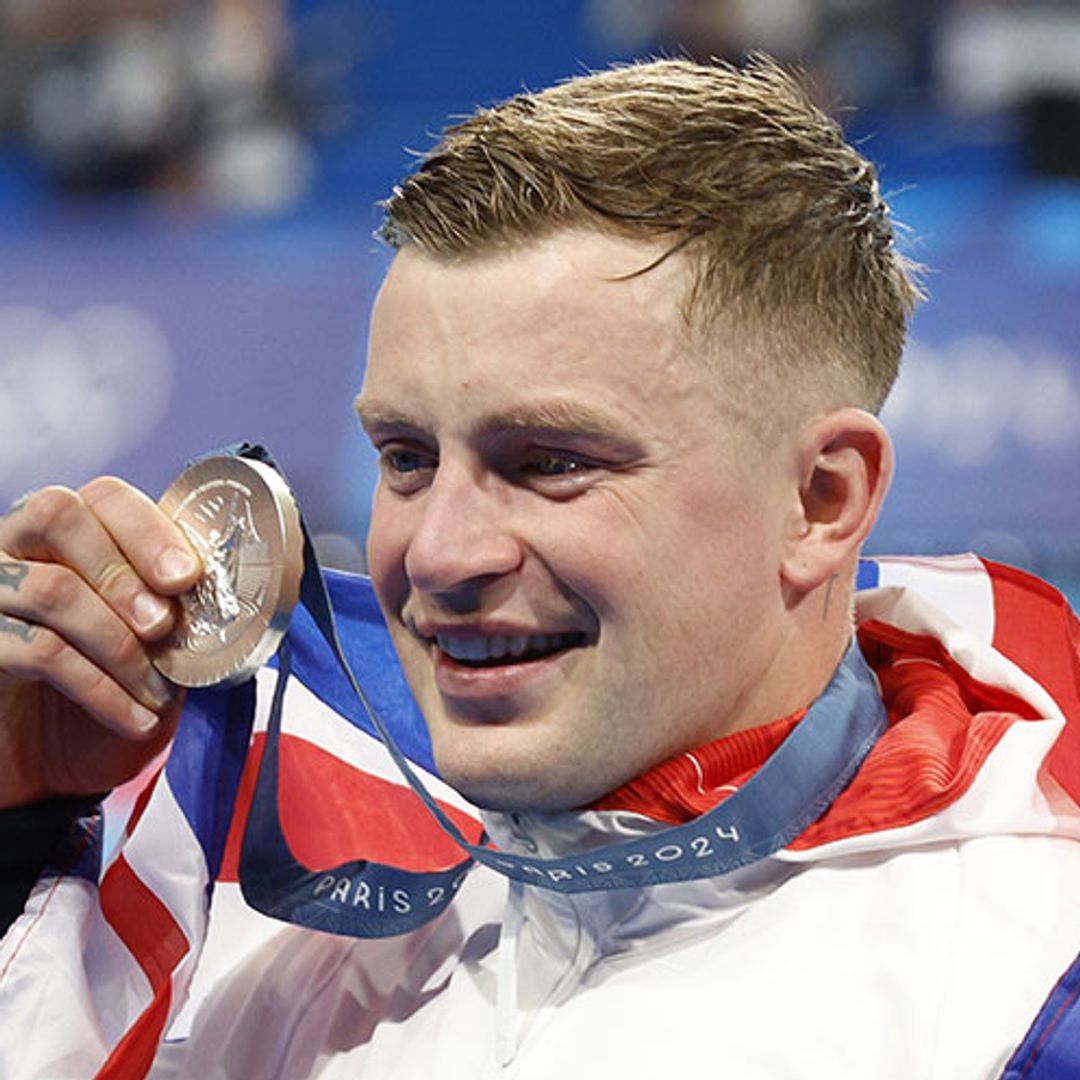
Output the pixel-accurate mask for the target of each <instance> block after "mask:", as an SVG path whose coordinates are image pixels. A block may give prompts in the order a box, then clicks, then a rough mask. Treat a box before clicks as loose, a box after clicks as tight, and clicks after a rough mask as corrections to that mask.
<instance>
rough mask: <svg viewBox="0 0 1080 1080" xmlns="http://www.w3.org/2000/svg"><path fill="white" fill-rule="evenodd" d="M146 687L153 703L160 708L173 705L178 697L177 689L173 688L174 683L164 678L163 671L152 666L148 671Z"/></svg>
mask: <svg viewBox="0 0 1080 1080" xmlns="http://www.w3.org/2000/svg"><path fill="white" fill-rule="evenodd" d="M146 689H147V691H148V692H149V695H150V698H151V699H152V701H153V703H154V704H155V705H156V706H157V707H158V708H159V709H164V708H165V706H166V705H171V704H172V703H173V701H174V700H175V698H176V691H175V690H174V689H173V686H172V683H170V682H169V681H168V680H167V679H165V678H163V677H162V675H161V673H160V672H159V671H157V670H156V669H154V668H151V669H150V670H149V672H148V673H147V676H146Z"/></svg>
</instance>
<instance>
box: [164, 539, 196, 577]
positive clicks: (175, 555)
mask: <svg viewBox="0 0 1080 1080" xmlns="http://www.w3.org/2000/svg"><path fill="white" fill-rule="evenodd" d="M198 568H199V564H198V563H197V562H196V561H195V557H194V556H193V555H191V554H189V553H188V552H186V551H185V550H184V549H183V548H178V547H170V548H166V549H165V550H164V551H163V552H162V553H161V555H160V556H159V557H158V561H157V572H158V574H159V575H160V576H161V579H162V580H163V581H179V580H181V579H182V578H187V577H191V575H192V574H194V573H195V571H196V570H197V569H198Z"/></svg>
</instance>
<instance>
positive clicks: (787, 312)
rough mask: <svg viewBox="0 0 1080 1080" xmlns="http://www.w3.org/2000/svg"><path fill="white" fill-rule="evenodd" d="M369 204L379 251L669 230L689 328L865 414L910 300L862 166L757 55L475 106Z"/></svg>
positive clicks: (837, 133) (891, 369)
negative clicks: (740, 348)
mask: <svg viewBox="0 0 1080 1080" xmlns="http://www.w3.org/2000/svg"><path fill="white" fill-rule="evenodd" d="M384 208H385V213H386V218H385V223H384V227H383V236H384V238H385V239H386V240H387V241H388V242H389V243H390V244H391V245H392V246H394V247H401V246H403V245H405V244H414V245H416V246H417V247H418V248H420V249H422V250H424V251H426V252H429V253H432V254H436V255H443V256H458V255H465V254H469V253H474V252H479V251H482V250H484V249H487V248H491V247H493V246H496V245H504V244H517V243H523V242H528V241H529V240H530V239H536V238H537V237H539V236H541V235H544V234H545V233H549V232H551V231H554V230H555V229H560V228H567V227H585V228H592V229H600V230H605V231H608V232H615V233H617V234H619V235H623V236H630V237H638V238H641V239H645V240H651V241H656V240H660V241H665V240H667V239H668V238H670V246H669V247H668V248H667V251H668V253H669V254H670V253H671V252H674V251H679V252H681V253H682V254H683V257H684V258H685V259H686V260H687V265H688V266H689V270H690V273H689V284H688V287H687V291H686V295H685V296H684V297H682V298H680V302H681V304H682V307H683V311H684V313H685V315H686V318H687V321H688V324H689V325H690V326H691V327H694V328H697V329H698V330H700V331H702V332H704V334H705V340H706V341H708V340H709V339H710V337H711V338H712V339H714V340H716V341H720V340H723V341H730V340H732V338H731V334H732V333H735V334H737V335H738V338H736V340H742V339H744V338H747V337H750V338H753V339H754V342H753V345H752V346H751V347H749V348H748V350H747V355H748V356H749V357H750V358H751V359H750V361H749V362H750V363H751V364H752V365H755V366H756V367H757V368H759V369H761V368H767V369H769V370H768V371H767V372H764V371H762V370H758V371H756V374H757V375H758V376H761V375H763V374H766V375H771V378H770V381H769V383H768V384H767V385H770V386H771V387H772V388H773V392H774V393H775V392H777V391H779V392H783V389H782V388H783V387H786V386H787V387H789V386H790V383H789V382H788V378H789V377H790V376H792V375H795V374H797V373H801V374H803V375H810V376H812V380H813V384H814V385H818V386H824V387H826V389H825V390H824V391H823V392H822V393H821V394H817V395H816V396H817V397H819V398H820V399H821V402H822V403H824V404H831V405H839V404H857V405H860V406H862V407H864V408H869V409H872V410H874V411H877V410H878V409H880V407H881V405H882V403H883V402H884V400H885V397H886V395H887V393H888V391H889V388H890V386H891V385H892V383H893V380H894V379H895V377H896V374H897V370H898V367H899V361H900V354H901V351H902V349H903V343H904V338H905V335H906V331H907V324H908V321H909V319H910V316H911V313H912V311H913V309H914V306H915V304H916V302H917V300H918V299H919V295H920V293H919V288H918V285H917V283H916V281H915V279H914V275H913V266H912V264H911V263H909V262H908V260H906V259H905V258H904V256H902V255H901V254H900V253H899V252H898V250H897V245H896V234H895V230H894V227H893V224H892V222H891V219H890V214H889V210H888V207H887V206H886V204H885V202H884V200H883V199H882V197H881V194H880V191H879V189H878V181H877V175H876V172H875V170H874V167H873V165H871V163H870V162H869V161H868V160H866V158H864V157H863V156H862V155H861V154H860V153H858V152H857V151H856V150H855V149H854V148H853V147H852V146H850V145H849V144H848V143H847V142H846V141H845V139H844V136H843V133H842V131H841V129H840V127H839V125H838V124H837V123H836V122H835V121H833V120H832V119H830V118H829V117H828V116H826V115H825V114H824V113H823V112H822V111H821V110H820V109H819V108H818V107H817V106H816V105H815V104H814V103H813V102H812V100H811V99H810V97H809V95H808V94H807V93H806V92H805V91H804V89H803V88H802V87H801V86H800V84H799V83H798V81H796V79H795V78H794V77H792V76H791V75H789V74H788V73H786V72H785V71H783V70H782V69H781V68H780V67H778V66H777V65H776V64H775V63H773V62H772V61H770V60H769V59H768V58H765V57H761V56H757V57H754V58H751V60H750V61H749V63H748V64H747V65H746V66H745V67H743V68H736V67H734V66H731V65H728V64H720V63H716V64H698V63H693V62H690V61H686V60H656V61H650V62H642V63H637V64H632V65H628V66H622V67H617V68H613V69H611V70H608V71H603V72H599V73H596V74H590V75H585V76H581V77H578V78H574V79H570V80H569V81H567V82H564V83H561V84H559V85H557V86H554V87H551V88H549V89H547V90H544V91H542V92H539V93H535V94H533V93H530V94H521V95H519V96H517V97H514V98H512V99H510V100H509V101H506V102H504V103H502V104H500V105H498V106H496V107H494V108H489V109H480V110H478V111H477V112H476V113H475V114H474V115H473V116H471V117H469V118H468V119H466V120H464V121H462V122H460V123H458V124H455V125H454V126H452V127H450V128H448V129H447V130H446V132H445V133H444V134H443V137H442V138H441V140H440V141H439V142H438V144H437V145H436V146H435V147H434V149H433V150H432V151H431V152H430V153H429V154H427V155H426V156H425V157H424V158H423V159H422V160H421V162H420V164H419V166H418V168H417V169H416V171H415V172H414V173H413V174H412V175H410V176H409V177H408V178H407V179H406V180H405V181H404V182H403V183H402V184H401V185H400V187H398V188H396V189H395V190H394V192H393V195H392V197H391V198H390V199H389V200H387V202H386V203H385V204H384ZM645 269H648V268H645ZM728 351H729V352H730V350H728ZM740 362H742V363H746V362H747V359H746V357H743V358H742V360H741V361H740ZM754 375H755V372H753V371H752V372H751V373H750V375H749V377H748V382H749V383H753V384H755V387H756V391H755V392H757V391H760V390H761V389H762V386H763V384H762V382H761V379H760V378H757V379H755V378H754ZM777 376H779V377H780V379H779V381H778V380H777ZM803 385H804V386H805V385H806V383H805V380H804V382H803Z"/></svg>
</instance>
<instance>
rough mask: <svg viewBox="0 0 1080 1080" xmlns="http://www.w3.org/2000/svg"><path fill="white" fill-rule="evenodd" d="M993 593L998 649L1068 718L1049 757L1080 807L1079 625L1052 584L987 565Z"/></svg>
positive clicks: (999, 566)
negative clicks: (1049, 695)
mask: <svg viewBox="0 0 1080 1080" xmlns="http://www.w3.org/2000/svg"><path fill="white" fill-rule="evenodd" d="M986 569H987V571H988V572H989V574H990V581H991V584H992V586H993V590H994V607H995V611H996V613H997V617H996V621H995V623H994V646H995V647H996V648H997V649H1000V650H1001V652H1003V653H1004V654H1005V655H1006V656H1007V657H1008V658H1009V659H1010V660H1012V661H1014V662H1015V663H1016V664H1017V665H1019V666H1020V667H1021V668H1023V669H1024V671H1026V672H1028V673H1029V674H1031V675H1032V676H1034V678H1035V679H1037V680H1038V682H1039V683H1040V684H1041V685H1042V686H1044V687H1045V688H1046V689H1047V690H1048V691H1049V692H1050V694H1051V696H1052V697H1053V698H1054V700H1055V701H1056V702H1057V703H1058V705H1059V707H1060V708H1061V711H1062V712H1063V713H1064V714H1065V717H1066V720H1067V723H1066V725H1065V730H1064V731H1062V733H1061V735H1060V736H1059V737H1058V741H1057V742H1056V743H1055V744H1054V748H1053V750H1052V751H1051V752H1050V758H1049V765H1050V772H1051V773H1052V774H1053V776H1054V779H1055V780H1057V781H1058V783H1059V784H1061V786H1062V787H1063V788H1065V790H1066V791H1067V792H1068V793H1069V795H1070V796H1071V797H1072V799H1073V800H1074V801H1076V802H1078V803H1080V622H1078V621H1077V618H1076V616H1075V615H1074V614H1073V612H1072V610H1071V609H1070V607H1069V603H1068V601H1067V600H1066V599H1065V598H1064V597H1063V596H1062V595H1061V593H1059V592H1058V591H1057V589H1055V588H1053V587H1052V586H1050V585H1047V584H1046V583H1045V582H1044V581H1040V580H1039V579H1038V578H1035V577H1032V576H1031V575H1030V574H1025V573H1024V572H1023V571H1022V570H1017V569H1015V568H1013V567H1011V566H1002V565H1001V564H1000V563H992V562H986Z"/></svg>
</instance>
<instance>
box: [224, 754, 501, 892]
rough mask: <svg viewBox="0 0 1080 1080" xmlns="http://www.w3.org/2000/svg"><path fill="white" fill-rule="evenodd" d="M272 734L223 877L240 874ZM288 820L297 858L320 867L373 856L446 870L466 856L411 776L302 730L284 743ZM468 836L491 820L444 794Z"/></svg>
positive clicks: (233, 828)
mask: <svg viewBox="0 0 1080 1080" xmlns="http://www.w3.org/2000/svg"><path fill="white" fill-rule="evenodd" d="M265 741H266V736H265V735H264V734H262V733H260V734H258V735H256V736H255V737H254V738H253V739H252V744H251V748H250V749H249V750H248V757H247V761H246V762H245V764H244V773H243V775H242V777H241V779H240V786H239V789H238V791H237V795H236V806H235V809H234V811H233V818H232V823H231V825H230V828H229V836H228V839H227V840H226V843H225V853H224V856H223V858H222V864H221V870H220V871H219V873H218V880H219V881H236V880H237V879H238V866H239V862H240V846H241V842H242V839H243V835H244V827H245V825H246V824H247V818H248V812H249V811H250V809H251V800H252V796H253V795H254V792H255V781H256V778H257V777H258V771H259V763H260V762H261V761H262V752H263V746H264V743H265ZM279 751H280V757H279V770H280V772H279V782H280V792H279V794H280V813H281V827H282V829H283V831H284V833H285V838H286V840H287V841H288V843H289V847H290V848H291V850H292V853H293V855H294V857H295V858H296V859H297V860H298V861H299V862H301V863H303V865H304V866H307V867H308V868H309V869H312V870H324V869H328V868H329V867H332V866H337V865H339V864H340V863H343V862H347V861H350V860H353V859H370V860H372V861H374V862H382V863H387V864H389V865H391V866H397V867H400V868H401V869H402V870H414V871H431V870H444V869H447V868H448V867H451V866H454V865H455V864H457V863H459V862H461V859H462V857H463V853H462V851H461V849H460V848H459V847H458V846H457V844H456V843H454V841H453V840H451V839H450V837H449V836H447V835H446V833H444V832H443V830H442V827H441V826H440V825H439V824H438V822H437V821H436V820H435V819H434V818H433V817H432V816H431V814H429V813H428V811H427V808H426V807H425V806H424V804H423V803H422V802H420V800H419V798H417V796H416V795H415V794H414V792H413V791H412V789H411V788H409V787H406V786H405V784H404V782H402V783H394V782H393V781H390V780H384V779H382V777H378V776H373V775H372V774H371V773H368V772H365V771H364V770H363V769H359V768H356V767H355V766H353V765H350V764H349V763H348V762H345V761H343V760H342V759H341V758H339V757H337V756H336V755H335V754H331V753H330V752H329V751H327V750H323V749H322V748H321V747H318V746H316V745H314V744H313V743H310V742H308V741H307V740H306V739H301V738H297V737H296V736H290V735H282V736H281V741H280V743H279ZM438 802H439V805H440V806H441V807H442V809H443V810H444V811H445V812H446V813H447V815H448V816H449V817H450V819H451V820H452V821H453V822H454V823H455V824H456V825H457V826H458V828H459V829H461V831H462V833H463V834H464V835H465V837H466V839H468V840H470V841H471V842H473V843H478V842H479V840H480V837H481V835H482V832H483V826H482V825H481V824H480V822H479V821H478V820H477V819H476V818H475V817H473V816H472V815H470V814H467V813H465V812H464V811H462V810H460V809H458V808H457V807H455V806H450V805H449V804H447V803H445V802H443V801H442V800H438Z"/></svg>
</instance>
